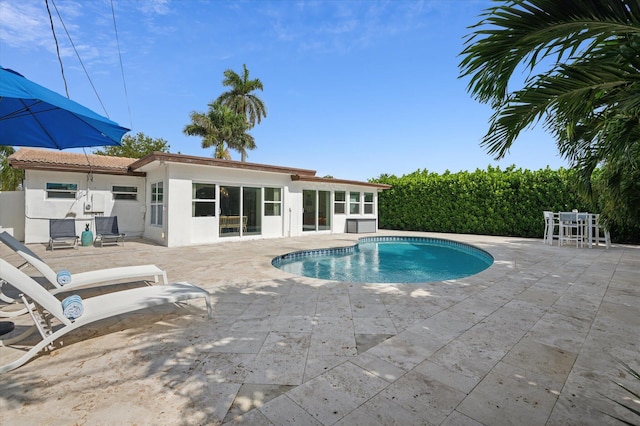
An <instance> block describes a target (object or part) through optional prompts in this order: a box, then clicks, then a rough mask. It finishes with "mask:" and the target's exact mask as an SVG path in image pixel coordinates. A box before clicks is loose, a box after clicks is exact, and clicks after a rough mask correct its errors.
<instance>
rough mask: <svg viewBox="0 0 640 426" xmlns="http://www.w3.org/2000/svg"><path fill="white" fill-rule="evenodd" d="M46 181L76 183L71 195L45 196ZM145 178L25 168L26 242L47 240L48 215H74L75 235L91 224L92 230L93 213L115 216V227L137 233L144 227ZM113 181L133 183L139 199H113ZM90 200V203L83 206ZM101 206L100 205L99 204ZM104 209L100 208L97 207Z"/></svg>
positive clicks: (119, 183)
mask: <svg viewBox="0 0 640 426" xmlns="http://www.w3.org/2000/svg"><path fill="white" fill-rule="evenodd" d="M47 182H52V183H53V182H55V183H75V184H77V185H78V191H77V193H76V197H75V198H74V199H49V198H47V192H46V190H45V189H46V184H47ZM144 182H145V181H144V178H142V177H135V176H114V175H100V174H94V175H93V180H90V179H89V178H88V175H87V174H86V173H69V172H51V171H42V170H26V173H25V181H24V191H25V212H24V215H25V236H24V240H25V243H27V244H29V243H45V242H48V241H49V219H65V218H67V219H68V218H73V219H75V221H76V232H77V233H78V235H80V234H81V233H82V231H84V229H85V224H87V223H88V224H90V227H91V230H92V231H94V234H95V229H94V224H93V217H94V216H96V215H104V216H118V227H119V230H120V232H124V233H125V234H127V236H128V237H139V236H141V235H142V233H143V231H144V219H143V218H144V210H145V203H144V201H145V185H144ZM113 185H126V186H136V187H137V188H138V200H137V201H132V200H114V199H113V194H112V192H111V189H112V186H113ZM87 204H90V205H91V206H92V207H91V208H90V209H88V210H87V209H86V208H85V206H86V205H87ZM94 206H95V207H94ZM100 206H102V207H100ZM99 210H103V211H99Z"/></svg>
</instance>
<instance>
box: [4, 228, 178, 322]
mask: <svg viewBox="0 0 640 426" xmlns="http://www.w3.org/2000/svg"><path fill="white" fill-rule="evenodd" d="M0 241H2V242H3V243H4V244H5V245H6V246H7V247H9V248H10V249H11V250H13V251H15V252H16V253H17V254H19V255H20V256H21V257H22V258H23V259H24V260H25V263H23V264H22V265H20V266H19V267H18V269H23V268H24V267H26V266H27V265H31V266H33V267H34V268H36V269H37V270H38V272H40V273H41V274H42V275H43V276H44V277H45V278H46V279H47V281H49V282H50V283H51V285H52V286H53V288H52V289H51V290H50V291H51V293H52V294H58V293H62V292H69V291H75V290H79V289H84V288H90V287H97V286H103V285H108V284H105V282H107V281H116V280H123V279H134V278H144V277H153V281H154V282H155V283H157V282H158V279H159V277H162V283H163V284H166V283H167V282H168V279H167V273H166V272H165V271H163V270H162V269H160V268H158V267H157V266H156V265H136V266H122V267H119V268H108V269H98V270H95V271H88V272H79V273H72V275H71V282H70V283H68V284H65V285H60V284H58V280H57V273H56V271H54V270H53V269H51V267H49V265H47V264H46V263H45V262H44V260H42V259H41V258H40V257H39V256H38V255H37V254H35V253H34V252H33V251H31V250H30V249H29V248H27V247H26V246H25V245H24V244H22V243H21V242H20V241H18V240H16V239H15V238H14V237H13V236H11V235H10V234H9V233H7V232H6V231H5V232H1V233H0ZM0 299H1V300H3V301H5V302H8V303H11V299H10V298H8V297H7V296H5V295H3V294H2V293H1V289H0ZM0 316H2V315H1V314H0Z"/></svg>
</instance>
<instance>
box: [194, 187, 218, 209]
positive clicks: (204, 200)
mask: <svg viewBox="0 0 640 426" xmlns="http://www.w3.org/2000/svg"><path fill="white" fill-rule="evenodd" d="M196 185H206V186H210V187H212V188H213V198H198V197H197V195H198V194H197V193H196V191H195V186H196ZM217 193H218V188H217V186H216V184H215V183H211V182H192V183H191V217H215V216H217V207H216V206H217V204H216V203H217V201H218V200H217V199H216V194H217ZM202 203H211V204H213V214H211V215H197V216H196V214H195V211H196V209H195V206H196V204H202Z"/></svg>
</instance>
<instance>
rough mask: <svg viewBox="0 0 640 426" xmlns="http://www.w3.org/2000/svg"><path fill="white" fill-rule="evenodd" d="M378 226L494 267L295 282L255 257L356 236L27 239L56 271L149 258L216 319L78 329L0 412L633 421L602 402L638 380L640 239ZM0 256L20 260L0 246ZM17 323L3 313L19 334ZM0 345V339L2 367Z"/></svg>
mask: <svg viewBox="0 0 640 426" xmlns="http://www.w3.org/2000/svg"><path fill="white" fill-rule="evenodd" d="M378 235H424V236H435V237H443V238H451V239H455V240H458V241H463V242H468V243H471V244H475V245H477V246H479V247H481V248H483V249H485V250H487V251H489V252H490V253H491V254H492V255H493V256H494V257H495V263H494V265H493V266H492V267H490V268H489V269H487V270H486V271H484V272H482V273H480V274H477V275H475V276H473V277H469V278H466V279H461V280H457V281H450V282H440V283H435V284H420V285H414V284H412V285H391V284H388V285H381V284H375V285H372V284H355V283H337V282H329V281H322V280H315V279H310V278H304V277H299V276H293V275H291V274H288V273H285V272H283V271H280V270H278V269H276V268H274V267H272V266H271V264H270V261H271V259H272V258H273V257H275V256H277V255H280V254H284V253H287V252H291V251H296V250H301V249H308V248H320V247H336V246H342V245H350V244H352V243H353V242H354V241H356V239H357V238H358V237H361V236H364V235H354V234H345V235H319V236H305V237H301V238H293V239H272V240H254V241H241V242H226V243H221V244H215V245H207V246H196V247H184V248H166V247H159V246H156V245H151V244H146V243H145V242H143V241H133V242H129V241H128V242H127V243H126V245H125V246H124V247H104V248H97V247H96V248H94V247H80V248H79V249H78V250H77V251H76V250H56V251H54V252H49V251H45V247H44V246H40V245H33V246H30V248H31V249H33V250H34V251H36V252H37V253H38V254H39V255H41V256H42V257H43V258H44V259H45V260H46V261H47V262H48V263H49V264H50V265H51V266H52V267H53V268H54V269H56V268H57V269H61V268H66V269H69V270H70V271H72V273H73V272H81V271H85V270H91V269H98V268H104V267H113V266H124V265H132V264H143V263H155V264H157V265H158V266H160V267H161V268H165V269H166V270H167V272H168V275H169V279H170V280H174V281H189V282H192V283H194V284H197V285H200V286H202V287H204V288H206V289H208V290H209V291H210V292H211V294H212V300H213V303H214V318H213V319H211V320H209V319H207V317H206V311H205V309H204V304H203V303H201V301H194V302H193V303H192V304H190V305H188V306H185V305H181V306H174V305H168V306H164V307H161V308H158V309H153V310H146V311H141V312H138V313H135V314H129V315H124V316H122V317H119V318H116V319H113V320H109V321H103V322H101V323H99V324H96V325H95V326H92V327H91V328H90V329H89V328H86V329H83V330H78V331H76V332H74V333H72V334H70V335H68V336H66V337H65V338H64V342H63V343H64V345H62V346H59V345H58V348H57V349H56V350H54V351H53V352H52V353H50V354H44V355H40V356H39V357H37V358H36V359H34V360H32V361H31V362H29V363H28V364H26V365H24V366H22V367H20V368H18V369H16V370H14V371H12V372H9V373H5V374H2V375H0V419H1V423H3V424H13V425H23V424H24V425H71V424H77V425H83V424H88V425H89V424H90V425H94V424H136V425H146V424H149V425H158V424H166V425H169V424H170V425H200V424H202V425H205V424H206V425H216V424H250V425H282V424H295V425H334V424H335V425H390V424H398V425H480V424H483V425H508V424H514V425H523V424H527V425H545V424H546V425H587V424H594V425H606V424H617V422H616V421H615V420H613V419H612V418H610V417H608V416H606V415H605V414H603V413H611V414H615V415H618V416H623V417H625V418H627V419H629V420H633V421H635V422H637V421H638V420H639V419H638V418H637V417H636V418H633V417H630V415H629V414H628V413H627V412H625V410H623V409H621V408H620V407H617V406H616V404H614V403H613V402H611V401H609V400H608V399H607V398H606V397H611V398H613V399H615V400H617V401H624V398H625V397H626V396H627V395H626V394H625V392H624V391H622V390H621V389H620V388H618V387H617V386H616V385H615V384H614V383H613V380H616V381H620V382H622V383H625V384H627V385H629V386H632V387H634V388H635V389H638V383H637V381H636V382H635V383H634V381H633V380H632V379H631V378H630V377H629V376H628V375H625V374H623V370H622V369H621V368H620V366H619V364H618V363H617V361H616V360H617V359H621V360H624V361H626V362H628V363H629V364H630V365H631V366H632V367H635V368H638V367H639V364H638V363H639V362H640V358H639V357H638V354H639V353H640V247H637V246H614V247H612V248H611V249H610V250H605V249H604V248H594V249H586V248H585V249H576V248H574V247H557V246H553V247H550V246H547V245H544V244H543V243H542V241H541V240H533V239H521V238H503V237H488V236H475V235H445V234H428V233H409V232H390V231H380V232H379V233H378ZM0 256H2V257H3V258H4V259H6V260H7V261H9V262H10V263H12V264H15V265H18V264H20V263H21V262H20V259H19V258H18V256H17V255H15V254H14V253H13V252H11V251H10V250H9V249H8V248H7V247H5V246H3V245H2V244H0ZM34 271H35V270H34V269H32V268H28V269H26V272H28V273H31V274H33V273H34ZM138 284H139V283H138ZM128 285H129V286H130V285H131V284H128ZM116 288H120V287H118V286H117V287H116ZM80 294H81V295H83V297H88V296H90V294H83V293H80ZM27 320H28V317H25V316H22V317H19V318H18V319H17V320H16V323H17V325H18V328H21V326H22V324H26V321H27ZM15 354H16V349H14V348H6V347H4V348H0V358H1V363H2V364H4V363H6V362H8V361H9V360H11V357H12V356H14V355H15ZM626 402H627V403H630V404H636V405H640V404H639V403H638V402H637V401H636V402H633V401H629V400H627V401H626Z"/></svg>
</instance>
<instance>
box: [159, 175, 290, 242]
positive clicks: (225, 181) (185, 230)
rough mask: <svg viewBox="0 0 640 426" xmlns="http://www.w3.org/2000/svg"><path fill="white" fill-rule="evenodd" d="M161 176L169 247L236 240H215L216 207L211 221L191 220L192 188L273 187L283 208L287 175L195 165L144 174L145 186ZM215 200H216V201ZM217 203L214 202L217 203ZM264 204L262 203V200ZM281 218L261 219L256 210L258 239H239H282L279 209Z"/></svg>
mask: <svg viewBox="0 0 640 426" xmlns="http://www.w3.org/2000/svg"><path fill="white" fill-rule="evenodd" d="M160 176H165V179H166V181H165V185H167V186H166V187H165V203H169V204H168V205H169V206H170V207H169V209H166V208H165V211H166V219H167V220H166V226H165V228H166V229H165V231H166V237H167V238H166V243H167V245H168V246H170V247H174V246H182V245H189V244H205V243H214V242H218V241H220V240H233V239H239V238H240V237H219V236H218V220H219V211H220V206H219V205H217V213H216V216H215V217H192V215H191V204H192V184H193V183H210V184H216V185H218V187H219V186H220V185H222V186H234V187H256V188H264V187H273V188H281V189H282V190H283V199H284V200H283V206H285V205H287V203H288V200H287V198H288V197H287V185H288V184H290V182H291V178H290V177H289V175H285V174H277V173H269V172H260V171H253V170H241V169H231V168H212V167H207V166H199V165H187V164H165V165H163V166H161V168H160V169H158V170H154V171H153V172H150V173H148V174H147V178H148V179H147V180H148V182H152V181H153V179H158V178H160ZM217 198H219V197H217ZM219 201H220V200H219V199H218V200H217V202H219ZM263 201H264V200H263ZM283 210H284V211H283V212H282V213H283V214H282V215H281V216H268V217H267V216H264V212H263V209H262V205H261V207H260V214H261V215H262V216H261V219H260V223H261V233H260V235H255V236H254V235H245V236H243V237H242V238H243V239H252V238H254V239H255V238H276V237H283V236H286V233H285V224H288V222H287V220H288V211H287V209H286V208H284V207H283Z"/></svg>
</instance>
